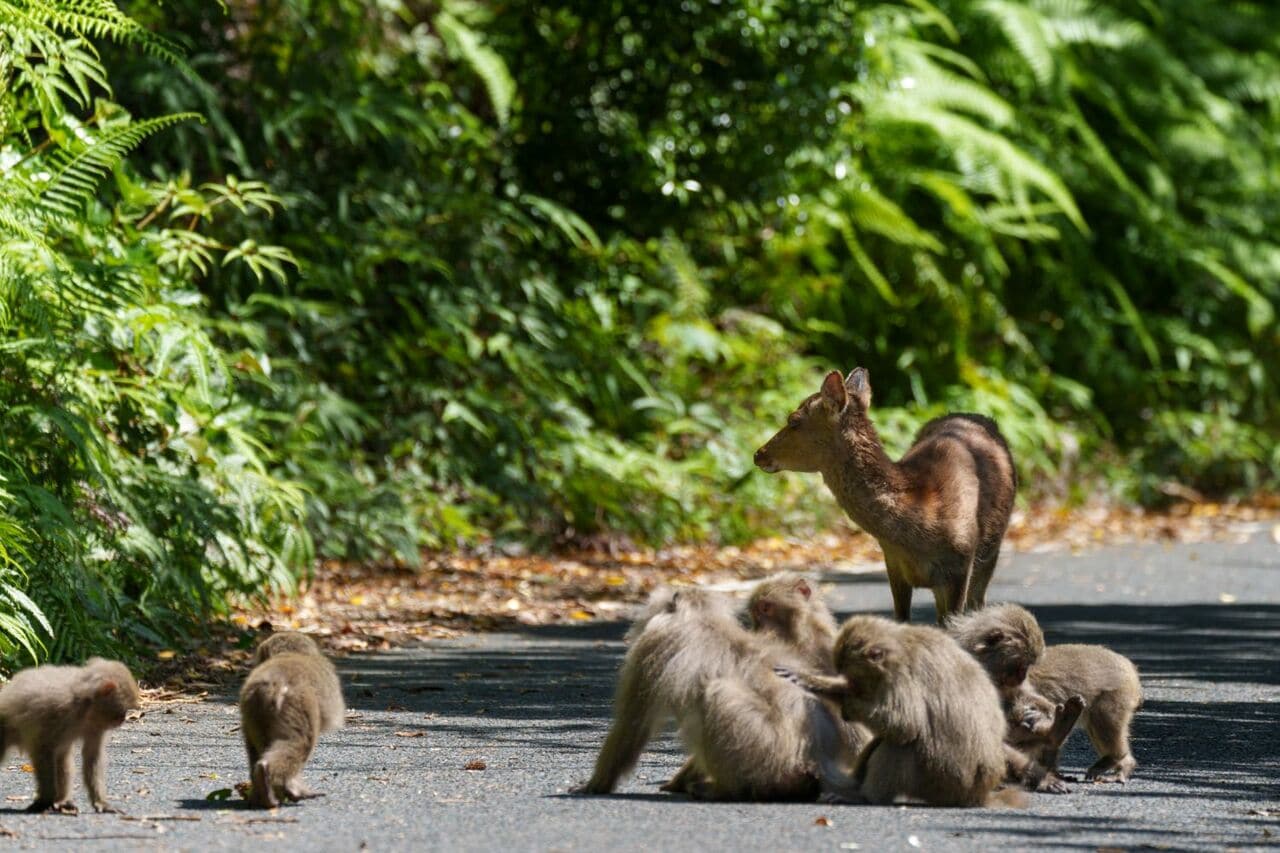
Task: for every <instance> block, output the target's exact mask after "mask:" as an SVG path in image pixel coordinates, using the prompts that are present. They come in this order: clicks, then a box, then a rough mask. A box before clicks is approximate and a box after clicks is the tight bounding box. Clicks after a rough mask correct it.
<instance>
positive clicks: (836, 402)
mask: <svg viewBox="0 0 1280 853" xmlns="http://www.w3.org/2000/svg"><path fill="white" fill-rule="evenodd" d="M822 401H823V402H824V403H826V404H827V405H828V406H830V407H831V409H832V410H833V411H835V412H843V411H844V407H845V406H846V405H848V403H849V392H848V391H846V390H845V386H844V380H843V379H841V378H840V371H838V370H833V371H831V372H830V373H828V374H827V378H826V379H823V380H822Z"/></svg>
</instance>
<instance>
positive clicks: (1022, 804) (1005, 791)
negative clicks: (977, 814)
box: [983, 788, 1027, 809]
mask: <svg viewBox="0 0 1280 853" xmlns="http://www.w3.org/2000/svg"><path fill="white" fill-rule="evenodd" d="M983 805H985V806H987V807H988V808H997V809H1024V808H1026V807H1027V795H1026V794H1025V793H1023V792H1022V791H1020V790H1018V789H1017V788H1001V789H1000V790H998V791H992V792H991V793H990V794H989V795H988V796H987V801H986V803H984V804H983Z"/></svg>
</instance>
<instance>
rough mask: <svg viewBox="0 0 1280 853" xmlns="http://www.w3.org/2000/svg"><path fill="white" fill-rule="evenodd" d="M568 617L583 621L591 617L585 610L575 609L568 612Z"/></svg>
mask: <svg viewBox="0 0 1280 853" xmlns="http://www.w3.org/2000/svg"><path fill="white" fill-rule="evenodd" d="M569 618H570V619H577V620H578V621H579V622H585V621H588V620H590V619H591V618H592V616H591V614H590V613H588V612H587V611H585V610H575V611H573V612H572V613H570V614H569Z"/></svg>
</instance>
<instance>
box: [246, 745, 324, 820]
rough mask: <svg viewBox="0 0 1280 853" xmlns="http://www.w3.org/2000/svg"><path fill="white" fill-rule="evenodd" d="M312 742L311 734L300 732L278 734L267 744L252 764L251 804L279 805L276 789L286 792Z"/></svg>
mask: <svg viewBox="0 0 1280 853" xmlns="http://www.w3.org/2000/svg"><path fill="white" fill-rule="evenodd" d="M314 746H315V740H314V738H309V737H306V736H305V735H304V736H302V737H296V736H295V737H292V738H280V739H278V740H276V741H274V742H273V743H272V744H271V745H270V746H269V747H267V749H266V750H265V751H264V752H263V753H262V757H261V758H259V759H258V763H257V764H255V765H254V768H253V795H254V800H255V805H258V806H260V807H265V808H275V807H276V806H277V805H279V799H278V797H277V793H276V792H277V791H280V792H283V793H284V794H285V796H288V795H289V784H290V782H291V781H292V780H293V779H295V778H296V777H297V776H298V774H299V773H301V772H302V766H303V765H304V764H306V763H307V758H309V757H310V755H311V750H312V748H313V747H314Z"/></svg>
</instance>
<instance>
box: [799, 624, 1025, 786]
mask: <svg viewBox="0 0 1280 853" xmlns="http://www.w3.org/2000/svg"><path fill="white" fill-rule="evenodd" d="M834 662H835V669H836V672H837V674H836V675H834V676H829V675H822V674H819V673H794V672H793V673H786V672H785V671H782V670H780V669H775V672H779V674H783V675H786V676H787V677H788V678H790V679H792V680H794V681H795V682H796V683H798V684H800V685H801V686H803V687H805V688H806V689H809V690H811V691H813V692H815V693H819V694H822V695H825V696H828V697H830V698H832V699H834V700H836V701H838V702H839V703H840V707H841V713H842V715H843V717H844V719H846V720H857V721H860V722H863V723H865V724H866V725H867V727H868V728H869V729H871V731H872V733H873V735H874V738H873V740H872V741H871V743H870V744H868V745H867V747H866V748H865V749H863V751H862V753H861V754H860V755H859V756H858V761H857V764H856V765H855V767H854V769H853V772H852V773H850V774H849V775H848V776H847V777H846V778H845V779H844V780H843V782H842V783H841V784H840V785H839V786H838V789H837V793H838V794H839V796H841V797H842V798H843V799H846V800H849V801H852V802H869V803H873V804H877V805H888V804H893V803H903V802H914V803H924V804H926V805H933V806H981V805H992V804H997V803H1005V804H1018V803H1020V802H1021V799H1020V798H1019V796H1018V795H1017V794H1016V793H1015V792H1006V791H1001V792H997V791H996V788H997V786H998V785H999V784H1000V783H1001V782H1002V781H1003V779H1004V776H1005V750H1004V734H1005V715H1004V712H1003V711H1002V710H1001V708H1000V699H999V696H998V695H997V693H996V689H995V687H994V685H993V684H992V683H991V680H990V679H989V678H987V677H986V675H985V673H984V672H983V670H982V668H981V667H980V666H979V665H978V662H977V661H976V660H974V659H973V658H972V657H971V656H970V655H968V654H966V653H965V652H964V650H963V649H961V648H960V646H959V645H957V644H956V642H955V641H954V640H952V639H951V637H949V636H948V635H947V634H946V633H945V632H944V631H942V630H940V629H938V628H935V627H932V626H917V625H910V624H907V623H901V622H894V621H891V620H889V619H885V618H882V617H879V616H854V617H852V618H851V619H849V620H847V621H846V622H845V623H844V625H843V626H841V628H840V633H839V634H838V635H837V636H836V643H835V656H834ZM829 775H830V773H826V774H824V778H825V776H829ZM828 784H830V783H828Z"/></svg>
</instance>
